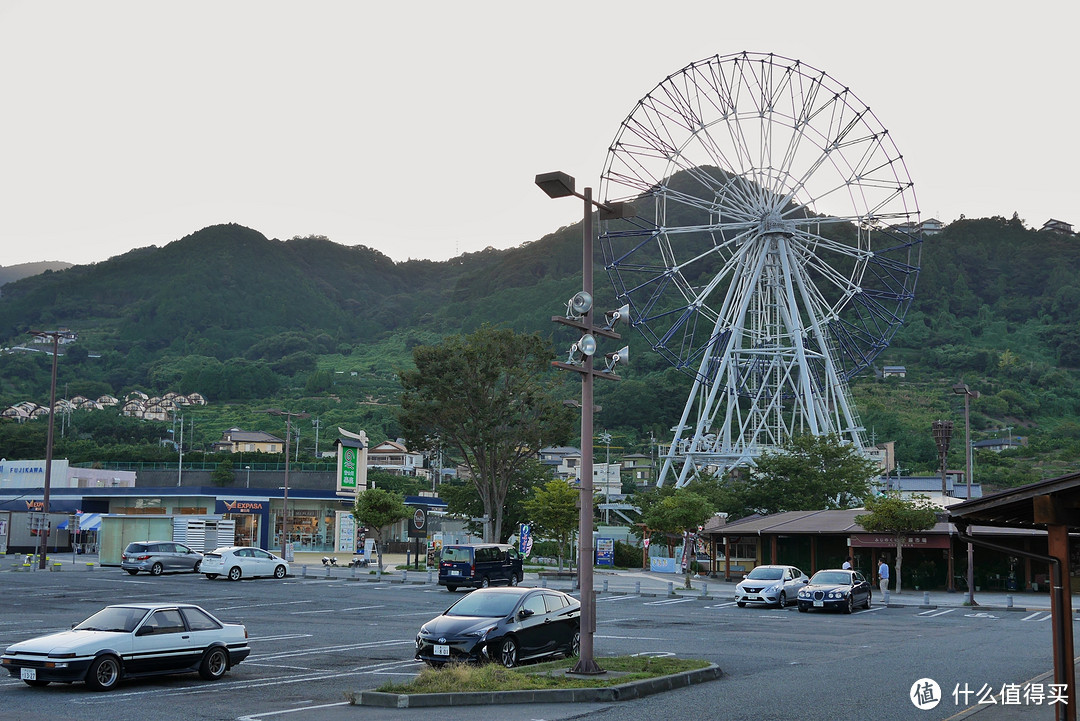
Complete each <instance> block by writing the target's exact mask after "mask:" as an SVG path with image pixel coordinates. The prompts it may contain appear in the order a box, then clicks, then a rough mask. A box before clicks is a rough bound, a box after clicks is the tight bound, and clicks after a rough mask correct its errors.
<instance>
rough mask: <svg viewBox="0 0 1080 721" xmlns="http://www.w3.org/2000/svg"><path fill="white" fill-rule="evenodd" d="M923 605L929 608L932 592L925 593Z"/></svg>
mask: <svg viewBox="0 0 1080 721" xmlns="http://www.w3.org/2000/svg"><path fill="white" fill-rule="evenodd" d="M922 604H923V605H924V606H929V605H930V592H929V591H923V594H922Z"/></svg>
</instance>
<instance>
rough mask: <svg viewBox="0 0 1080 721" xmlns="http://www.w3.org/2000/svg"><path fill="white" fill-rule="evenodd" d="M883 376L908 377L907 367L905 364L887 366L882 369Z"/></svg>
mask: <svg viewBox="0 0 1080 721" xmlns="http://www.w3.org/2000/svg"><path fill="white" fill-rule="evenodd" d="M881 377H882V378H907V368H905V367H904V366H885V367H884V368H882V369H881Z"/></svg>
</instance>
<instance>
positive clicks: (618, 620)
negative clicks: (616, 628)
mask: <svg viewBox="0 0 1080 721" xmlns="http://www.w3.org/2000/svg"><path fill="white" fill-rule="evenodd" d="M636 620H637V619H636V618H606V619H604V620H603V621H597V622H596V623H597V625H599V624H601V623H623V622H625V621H636Z"/></svg>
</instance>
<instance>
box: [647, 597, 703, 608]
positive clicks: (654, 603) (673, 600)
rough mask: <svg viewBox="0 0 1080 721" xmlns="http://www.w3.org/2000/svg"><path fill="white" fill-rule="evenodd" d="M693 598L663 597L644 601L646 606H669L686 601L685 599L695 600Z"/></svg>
mask: <svg viewBox="0 0 1080 721" xmlns="http://www.w3.org/2000/svg"><path fill="white" fill-rule="evenodd" d="M696 600H697V599H694V598H665V599H663V600H661V601H646V603H645V605H646V606H671V605H673V604H676V603H686V602H687V601H696Z"/></svg>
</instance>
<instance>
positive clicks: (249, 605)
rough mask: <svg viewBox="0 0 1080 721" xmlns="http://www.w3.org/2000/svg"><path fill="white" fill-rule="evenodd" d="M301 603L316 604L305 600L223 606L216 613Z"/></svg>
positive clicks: (216, 609)
mask: <svg viewBox="0 0 1080 721" xmlns="http://www.w3.org/2000/svg"><path fill="white" fill-rule="evenodd" d="M301 603H315V601H314V600H312V599H305V600H303V601H273V602H268V603H245V604H242V605H240V606H221V607H220V608H215V609H214V610H215V611H235V610H236V609H238V608H266V607H268V606H295V605H297V604H301Z"/></svg>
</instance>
